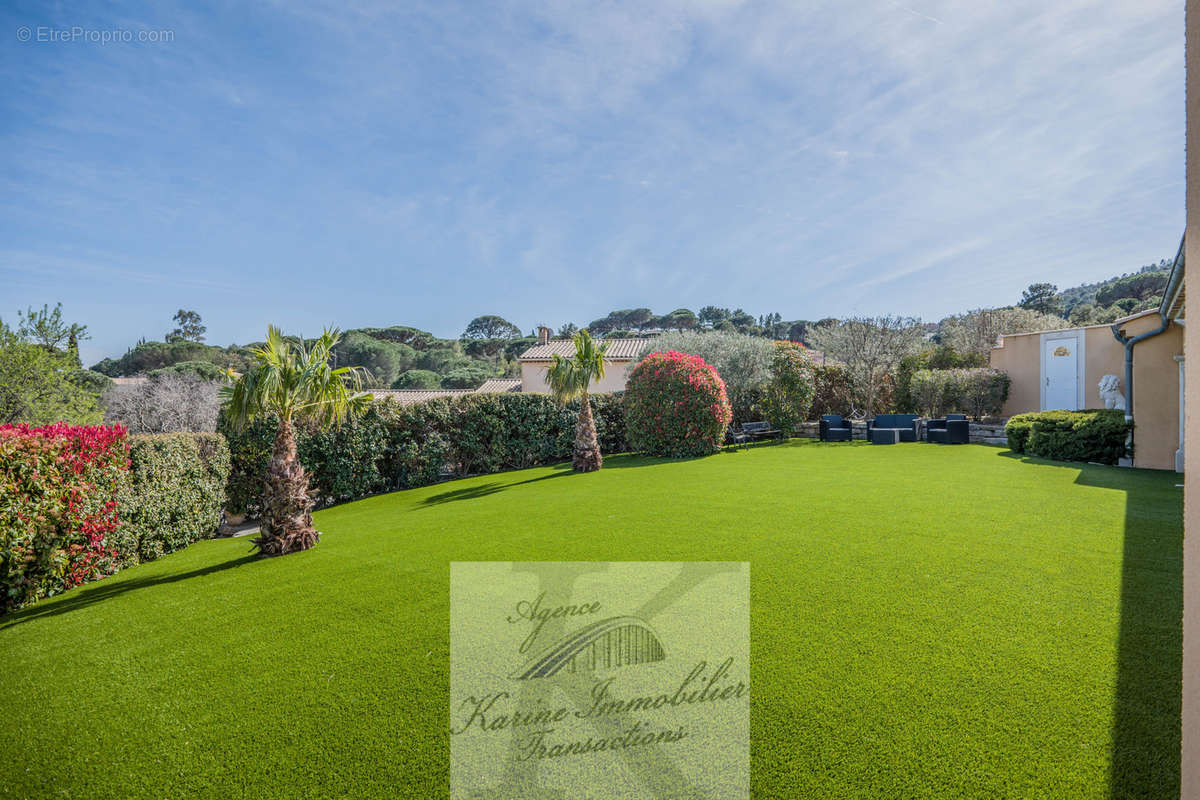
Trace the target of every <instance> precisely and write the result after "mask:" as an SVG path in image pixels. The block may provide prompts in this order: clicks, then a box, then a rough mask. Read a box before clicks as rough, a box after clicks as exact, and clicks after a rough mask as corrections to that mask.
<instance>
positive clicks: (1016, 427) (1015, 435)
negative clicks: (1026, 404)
mask: <svg viewBox="0 0 1200 800" xmlns="http://www.w3.org/2000/svg"><path fill="white" fill-rule="evenodd" d="M1034 416H1036V413H1035V414H1016V415H1014V416H1012V417H1009V418H1008V422H1006V423H1005V424H1004V435H1005V437H1006V438H1007V439H1008V449H1009V450H1012V451H1013V452H1014V453H1024V452H1025V451H1026V449H1027V448H1028V447H1029V434H1031V433H1033V418H1034Z"/></svg>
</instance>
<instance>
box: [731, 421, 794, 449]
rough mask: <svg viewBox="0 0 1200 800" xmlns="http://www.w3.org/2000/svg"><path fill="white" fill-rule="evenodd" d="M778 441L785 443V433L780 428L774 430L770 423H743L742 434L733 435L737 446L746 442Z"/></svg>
mask: <svg viewBox="0 0 1200 800" xmlns="http://www.w3.org/2000/svg"><path fill="white" fill-rule="evenodd" d="M770 438H774V439H778V440H779V441H781V442H782V441H783V431H781V430H779V429H778V428H772V427H771V423H769V422H743V423H742V430H741V432H740V433H735V434H733V441H734V443H735V444H745V443H746V442H751V441H756V440H758V439H770Z"/></svg>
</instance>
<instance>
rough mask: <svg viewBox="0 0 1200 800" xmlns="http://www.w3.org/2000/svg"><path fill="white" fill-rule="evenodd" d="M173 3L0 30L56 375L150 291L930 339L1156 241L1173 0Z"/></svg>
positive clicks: (11, 311) (224, 333) (233, 328)
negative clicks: (63, 329)
mask: <svg viewBox="0 0 1200 800" xmlns="http://www.w3.org/2000/svg"><path fill="white" fill-rule="evenodd" d="M195 5H197V6H199V5H203V6H205V8H204V9H198V8H190V7H188V6H185V5H174V4H172V3H170V2H155V3H146V4H141V3H121V4H102V5H101V4H97V5H88V4H79V5H76V6H69V5H68V4H42V3H28V4H17V5H16V6H13V5H12V4H11V3H9V4H5V7H4V9H3V11H0V41H2V42H3V45H2V46H0V85H3V87H4V89H3V91H0V108H2V113H0V182H2V186H3V189H2V191H0V204H2V209H3V211H2V213H0V318H3V319H5V320H6V321H13V322H15V317H16V314H15V312H16V309H18V308H23V307H25V306H27V305H38V306H40V305H41V304H42V303H43V302H50V303H53V302H55V301H59V300H61V301H62V302H63V303H64V308H65V310H66V312H67V316H69V317H70V318H72V319H75V320H78V321H81V322H85V323H87V324H88V325H89V326H90V328H91V331H92V332H93V334H94V339H93V341H91V342H89V343H88V344H87V346H86V347H85V349H84V358H85V360H87V361H89V362H90V361H93V360H95V359H97V358H99V357H100V356H102V355H119V354H120V353H122V352H124V350H125V348H126V347H127V346H129V345H130V344H132V343H134V342H135V341H136V340H137V339H138V338H140V337H147V338H161V337H162V335H163V333H164V332H165V331H167V330H168V329H170V327H171V322H170V317H171V315H172V314H173V313H174V311H175V310H176V309H177V308H180V307H184V308H190V309H195V310H197V311H199V312H200V313H201V314H202V315H203V317H204V320H205V322H206V324H207V325H208V327H209V341H210V342H213V343H218V344H228V343H230V342H235V341H236V342H245V341H250V340H254V339H258V338H261V336H262V332H263V329H264V327H265V325H266V323H267V322H268V321H271V322H275V323H277V324H280V325H282V326H283V327H284V328H285V329H287V330H289V331H297V332H304V333H310V332H314V331H316V330H318V329H319V328H320V327H321V326H322V325H325V324H335V325H339V326H342V327H360V326H366V325H377V326H383V325H389V324H411V325H416V326H418V327H421V328H425V329H427V330H432V331H433V332H434V333H436V334H438V335H441V336H456V335H457V334H458V333H459V332H460V331H461V330H462V329H463V327H464V326H465V324H466V322H467V321H468V320H470V319H471V318H472V317H473V316H476V315H478V314H484V313H498V314H501V315H504V316H506V317H508V318H509V319H511V320H512V321H514V322H516V323H517V324H518V325H520V326H521V327H522V328H525V329H529V328H532V327H533V326H534V325H536V324H538V323H542V322H545V323H548V324H551V325H554V326H557V325H559V324H561V323H562V322H565V321H574V322H578V323H586V322H588V321H589V320H591V319H594V318H596V317H599V316H602V315H603V314H605V313H607V312H608V311H609V310H611V309H614V308H624V307H632V306H649V307H651V308H653V309H655V310H656V311H659V312H660V313H661V312H666V311H669V310H670V309H672V308H676V307H679V306H687V307H691V308H693V309H698V308H699V307H700V306H702V305H706V304H709V303H714V304H719V305H726V306H730V307H733V306H742V307H744V308H745V309H746V310H747V311H749V312H751V313H753V314H756V315H757V314H761V313H764V312H772V311H778V312H779V313H781V314H782V315H783V316H784V318H785V319H803V318H808V319H815V318H820V317H825V316H844V315H848V314H875V313H888V312H890V313H904V314H911V315H917V316H921V317H923V318H925V319H927V320H936V319H939V318H941V317H942V316H945V315H946V314H950V313H956V312H960V311H963V310H965V309H967V308H974V307H979V306H983V305H997V304H1001V303H1004V302H1012V301H1013V300H1015V299H1016V297H1017V296H1018V295H1019V293H1020V290H1021V289H1022V288H1023V287H1024V286H1025V285H1027V284H1029V283H1030V282H1033V281H1039V280H1049V281H1052V282H1055V283H1057V284H1059V285H1060V286H1067V285H1071V284H1075V283H1079V282H1082V281H1090V280H1096V279H1101V278H1104V277H1108V276H1110V275H1112V274H1116V273H1120V272H1124V271H1128V270H1131V269H1134V268H1136V267H1137V266H1139V265H1141V264H1144V263H1147V262H1149V261H1151V260H1157V259H1158V258H1160V257H1169V256H1171V255H1173V254H1174V250H1175V248H1176V246H1177V245H1178V238H1179V235H1180V233H1181V232H1182V230H1183V222H1184V208H1183V197H1184V181H1183V178H1184V175H1183V170H1184V148H1183V145H1184V141H1183V137H1184V106H1183V78H1184V74H1183V3H1182V2H1181V1H1178V0H1173V1H1172V2H1157V0H1139V1H1138V2H1124V3H1115V2H1107V3H1099V2H1078V1H1077V0H1055V2H1053V3H1046V2H1043V0H1037V1H1036V2H1023V1H1022V0H1015V1H1005V2H983V1H982V0H972V2H969V3H964V2H959V3H949V2H934V1H933V0H903V1H902V0H895V2H892V1H890V0H864V1H863V2H855V3H845V2H779V3H772V2H763V3H756V2H733V1H732V0H730V1H728V2H727V1H725V0H711V1H710V2H689V3H683V2H673V1H672V0H661V1H659V2H654V3H645V2H623V1H622V0H609V1H608V2H579V1H578V0H563V2H515V3H509V2H504V1H503V0H498V1H491V0H489V2H487V3H479V2H476V3H455V2H450V1H448V0H438V1H437V2H432V3H428V4H425V3H421V2H413V1H406V2H403V3H380V4H378V5H371V4H365V5H359V4H356V3H343V2H329V3H316V4H308V3H302V2H280V3H278V4H274V5H271V4H267V5H263V6H261V7H253V8H251V7H249V4H242V3H230V4H228V5H222V4H220V3H214V4H211V5H210V4H195ZM73 26H78V27H79V28H81V29H83V31H85V32H86V31H103V30H108V31H112V30H114V29H115V30H119V31H129V32H130V35H131V36H132V37H133V38H134V41H131V42H122V41H113V42H108V43H104V42H94V41H87V40H86V38H87V37H92V36H96V35H98V34H91V33H84V34H83V38H80V39H77V40H75V41H57V42H56V41H45V39H46V38H48V37H50V36H53V35H55V34H54V33H52V32H50V31H63V30H67V31H69V30H70V29H71V28H72V27H73ZM22 27H26V28H28V29H29V31H30V38H31V41H28V42H22V41H19V33H20V29H21V28H22ZM39 28H40V29H41V30H39ZM141 31H170V32H171V35H172V37H173V38H172V40H171V41H167V42H149V43H143V42H138V41H136V39H137V38H138V37H139V32H141ZM39 38H41V39H43V40H42V41H39V40H38V39H39Z"/></svg>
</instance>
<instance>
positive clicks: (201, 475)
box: [110, 433, 230, 566]
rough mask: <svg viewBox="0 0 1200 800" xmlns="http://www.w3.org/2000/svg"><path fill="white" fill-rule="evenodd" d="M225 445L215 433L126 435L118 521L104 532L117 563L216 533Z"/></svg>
mask: <svg viewBox="0 0 1200 800" xmlns="http://www.w3.org/2000/svg"><path fill="white" fill-rule="evenodd" d="M229 470H230V458H229V445H228V444H226V442H225V437H223V436H221V435H220V434H217V433H162V434H150V435H135V436H130V437H129V480H128V481H127V482H126V483H125V485H124V486H122V488H121V490H120V492H119V494H118V508H119V515H120V518H121V521H122V525H121V528H120V530H119V531H117V532H116V533H115V534H114V535H113V536H111V537H110V540H111V542H112V544H113V545H114V546H115V547H116V549H117V552H118V553H119V555H120V558H121V562H122V564H121V566H127V565H129V564H134V563H137V562H138V561H152V560H154V559H156V558H158V557H159V556H162V555H165V554H166V553H173V552H175V551H176V550H181V549H183V548H184V547H187V546H188V545H189V544H191V543H192V542H195V541H197V540H199V539H205V538H208V537H210V536H212V535H213V534H214V533H216V531H217V528H218V526H219V525H220V524H221V509H222V508H223V507H224V506H225V484H226V482H227V481H228V479H229Z"/></svg>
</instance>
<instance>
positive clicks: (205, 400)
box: [104, 373, 221, 433]
mask: <svg viewBox="0 0 1200 800" xmlns="http://www.w3.org/2000/svg"><path fill="white" fill-rule="evenodd" d="M220 386H221V385H220V383H218V382H216V381H207V380H204V379H203V378H200V377H199V376H196V375H190V374H186V373H185V374H178V373H176V374H171V373H165V374H161V375H154V376H152V377H151V378H149V379H148V380H147V381H146V382H145V383H138V384H133V385H125V386H114V387H113V388H111V389H109V390H108V391H107V392H106V393H105V394H104V405H105V410H104V421H105V422H107V423H109V424H112V423H116V422H120V423H122V424H123V425H125V426H126V427H127V428H129V432H130V433H176V432H184V431H191V432H211V431H215V430H216V429H217V413H218V412H219V411H220V409H221V401H220V399H219V398H218V396H217V392H218V390H219V389H220Z"/></svg>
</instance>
